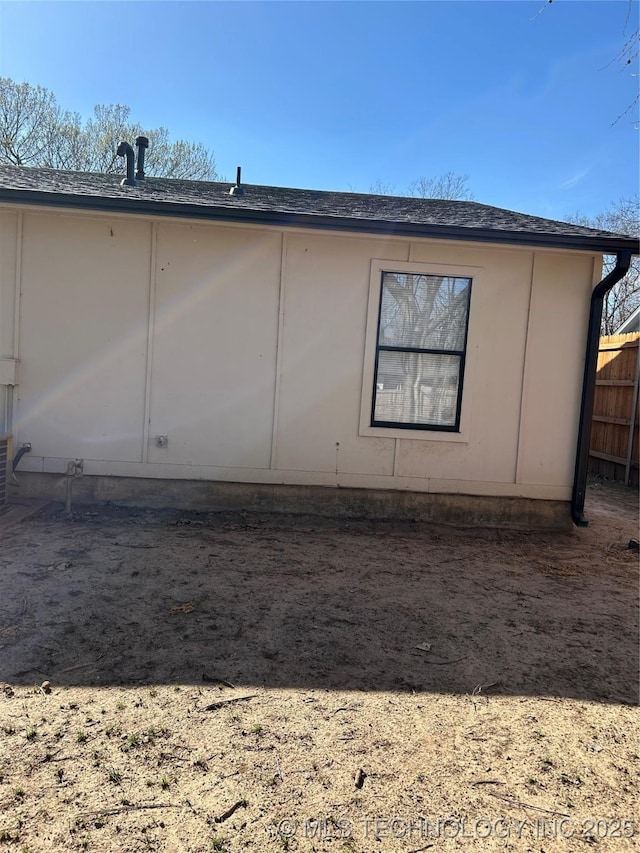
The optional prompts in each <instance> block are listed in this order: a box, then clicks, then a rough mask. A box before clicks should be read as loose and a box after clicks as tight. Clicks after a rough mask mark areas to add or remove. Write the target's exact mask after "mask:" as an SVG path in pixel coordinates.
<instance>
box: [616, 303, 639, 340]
mask: <svg viewBox="0 0 640 853" xmlns="http://www.w3.org/2000/svg"><path fill="white" fill-rule="evenodd" d="M629 332H640V305H638V307H637V308H636V310H635V311H633V312H632V313H631V314H629V316H628V317H627V319H626V320H625V321H624V323H621V324H620V325H619V326H618V328H617V329H616V330H615V332H614V334H616V335H628V334H629Z"/></svg>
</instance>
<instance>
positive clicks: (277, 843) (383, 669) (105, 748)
mask: <svg viewBox="0 0 640 853" xmlns="http://www.w3.org/2000/svg"><path fill="white" fill-rule="evenodd" d="M587 509H588V516H589V518H590V520H591V526H590V527H589V528H587V529H582V530H577V529H576V530H573V531H572V532H570V533H567V534H561V535H558V534H554V535H546V534H545V535H543V534H525V533H516V532H501V531H495V530H457V529H450V528H444V527H434V526H427V525H419V524H413V525H412V524H410V523H397V522H369V521H350V522H345V521H344V520H341V521H334V520H327V519H318V518H310V517H292V516H275V515H258V514H206V515H198V514H194V513H185V512H168V511H167V512H160V511H145V510H139V509H138V510H136V509H122V508H117V507H115V506H108V505H107V506H102V505H101V506H93V507H77V508H76V511H75V512H74V513H73V515H72V517H71V518H65V517H64V514H63V511H62V508H61V507H60V506H59V505H51V506H49V507H47V508H45V509H44V510H42V511H41V512H40V513H39V514H37V515H35V516H33V517H31V518H28V519H26V520H24V521H22V522H21V523H19V524H16V525H14V526H12V527H10V528H8V529H5V530H4V531H2V532H0V536H1V539H0V682H1V683H0V850H2V849H3V847H6V848H7V849H8V850H16V851H23V853H27V851H29V853H32V852H33V851H41V850H42V851H44V850H47V851H49V850H51V851H75V850H89V851H101V853H102V851H119V853H125V851H127V853H129V852H130V851H147V850H149V851H189V853H200V851H202V853H204V851H215V850H220V851H239V850H250V851H266V853H268V851H290V850H300V851H318V853H320V851H331V853H377V851H380V852H381V853H387V851H393V853H395V851H398V853H403V852H405V853H406V852H407V851H423V850H427V849H430V848H433V849H434V850H443V851H446V850H483V851H485V850H486V851H497V850H517V851H535V853H540V851H544V853H552V851H556V850H557V851H581V850H587V849H589V848H591V847H593V848H594V849H598V850H616V851H618V850H620V851H623V850H637V849H639V848H640V821H639V820H638V793H639V790H640V785H639V782H640V758H639V754H638V753H639V749H640V748H639V746H638V735H639V733H640V731H639V730H640V726H639V719H638V711H637V707H636V704H637V701H638V671H639V665H638V664H639V661H638V657H639V652H638V558H637V552H634V551H632V550H629V549H628V547H627V545H628V542H629V539H630V538H632V537H636V536H637V527H638V525H637V521H638V518H637V516H638V513H637V496H636V495H634V494H633V493H632V492H630V491H628V490H626V489H624V488H616V487H614V486H612V485H607V484H606V483H600V484H597V485H595V486H592V487H591V489H590V498H589V502H588V506H587ZM0 521H1V519H0ZM46 682H50V685H49V684H47V683H46ZM43 683H44V685H43Z"/></svg>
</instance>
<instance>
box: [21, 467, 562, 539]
mask: <svg viewBox="0 0 640 853" xmlns="http://www.w3.org/2000/svg"><path fill="white" fill-rule="evenodd" d="M68 479H69V478H67V477H66V476H61V475H60V474H43V473H33V472H20V473H19V477H18V480H19V485H18V486H17V487H10V488H9V501H11V498H12V496H15V497H16V498H18V497H19V498H46V499H48V500H55V501H63V502H64V501H65V499H66V489H67V480H68ZM71 489H72V504H86V503H100V502H103V501H110V502H112V503H116V504H121V505H124V506H126V505H129V506H138V507H150V508H155V509H166V508H176V509H188V510H197V511H202V512H224V511H242V510H245V511H247V512H280V513H295V514H301V515H302V514H304V515H318V516H325V517H337V518H371V519H375V518H377V519H383V518H386V519H398V520H413V521H428V522H432V523H437V524H450V525H455V526H457V527H500V528H510V529H515V530H555V531H561V530H568V529H570V528H571V515H570V506H569V502H568V501H555V500H538V499H533V498H512V497H508V498H507V497H493V496H484V495H460V494H431V493H426V492H406V491H394V490H386V489H343V488H328V487H325V486H290V485H264V484H251V483H226V482H219V481H209V480H157V479H144V478H138V477H102V476H85V477H79V478H71Z"/></svg>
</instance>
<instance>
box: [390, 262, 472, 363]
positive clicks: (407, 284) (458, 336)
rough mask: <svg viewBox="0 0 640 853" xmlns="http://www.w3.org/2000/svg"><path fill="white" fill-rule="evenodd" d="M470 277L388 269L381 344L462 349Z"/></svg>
mask: <svg viewBox="0 0 640 853" xmlns="http://www.w3.org/2000/svg"><path fill="white" fill-rule="evenodd" d="M470 293H471V279H470V278H454V277H452V276H441V275H413V274H410V273H392V272H385V273H383V275H382V306H381V310H380V325H379V327H378V344H379V345H382V346H400V347H416V348H418V349H448V350H463V349H464V336H465V330H466V326H467V313H468V311H469V295H470Z"/></svg>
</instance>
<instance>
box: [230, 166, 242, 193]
mask: <svg viewBox="0 0 640 853" xmlns="http://www.w3.org/2000/svg"><path fill="white" fill-rule="evenodd" d="M241 176H242V167H241V166H238V171H237V172H236V185H235V186H234V187H231V189H230V190H229V195H244V187H243V186H242V183H241V180H240V179H241Z"/></svg>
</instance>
